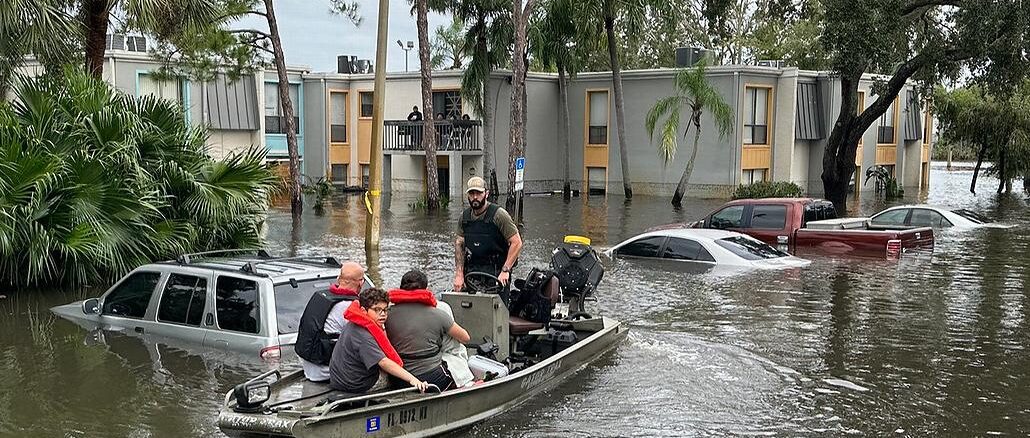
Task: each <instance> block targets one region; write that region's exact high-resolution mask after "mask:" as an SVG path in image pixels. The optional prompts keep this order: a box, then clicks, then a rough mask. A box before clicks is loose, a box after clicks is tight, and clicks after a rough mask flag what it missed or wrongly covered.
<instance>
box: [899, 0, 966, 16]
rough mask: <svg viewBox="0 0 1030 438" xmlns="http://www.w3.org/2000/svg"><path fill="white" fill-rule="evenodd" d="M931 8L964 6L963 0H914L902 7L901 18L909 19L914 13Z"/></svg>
mask: <svg viewBox="0 0 1030 438" xmlns="http://www.w3.org/2000/svg"><path fill="white" fill-rule="evenodd" d="M931 6H955V7H961V6H963V2H962V0H914V1H912V2H911V3H909V4H907V5H905V6H902V7H901V16H902V17H907V16H908V15H909V14H911V13H913V12H916V11H919V10H920V9H923V8H927V7H931Z"/></svg>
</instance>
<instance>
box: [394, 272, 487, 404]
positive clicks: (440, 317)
mask: <svg viewBox="0 0 1030 438" xmlns="http://www.w3.org/2000/svg"><path fill="white" fill-rule="evenodd" d="M424 284H425V274H423V273H422V272H420V271H410V272H408V273H406V274H404V277H403V278H402V279H401V289H394V290H391V291H390V301H392V302H393V303H394V306H393V308H392V309H391V310H390V312H391V313H392V314H391V315H390V319H389V321H387V323H386V334H387V336H388V337H389V338H390V342H391V343H392V344H393V346H394V347H395V348H397V353H398V354H399V355H400V356H401V359H403V360H404V369H405V370H407V371H408V372H410V373H411V374H412V375H414V376H415V378H417V379H418V380H422V381H425V382H429V383H432V384H434V385H436V386H437V387H439V388H440V390H446V389H450V388H453V387H454V379H453V378H452V377H451V375H450V372H449V371H448V370H447V367H446V365H444V362H443V359H442V356H443V351H442V349H443V345H444V340H445V339H448V338H453V339H455V340H457V341H458V342H461V343H465V342H468V341H469V340H470V337H469V334H468V332H467V331H466V330H465V329H464V328H462V327H461V326H460V325H458V324H456V323H455V322H454V318H453V317H452V316H451V315H450V314H448V313H447V312H445V311H443V310H441V309H438V308H436V297H435V296H434V295H433V293H432V292H430V291H429V290H428V289H425V286H424ZM415 285H417V286H415ZM418 286H421V288H418Z"/></svg>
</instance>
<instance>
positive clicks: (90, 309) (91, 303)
mask: <svg viewBox="0 0 1030 438" xmlns="http://www.w3.org/2000/svg"><path fill="white" fill-rule="evenodd" d="M82 313H83V314H85V315H96V314H98V313H100V299H98V298H90V299H88V300H86V301H83V302H82Z"/></svg>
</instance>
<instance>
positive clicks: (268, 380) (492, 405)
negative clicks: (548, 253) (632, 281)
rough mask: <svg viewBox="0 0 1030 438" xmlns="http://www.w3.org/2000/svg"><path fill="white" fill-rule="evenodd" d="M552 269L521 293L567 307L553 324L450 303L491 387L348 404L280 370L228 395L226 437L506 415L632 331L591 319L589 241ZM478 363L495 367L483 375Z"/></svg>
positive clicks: (426, 429) (373, 429)
mask: <svg viewBox="0 0 1030 438" xmlns="http://www.w3.org/2000/svg"><path fill="white" fill-rule="evenodd" d="M550 268H551V269H550V270H547V271H541V270H537V269H534V270H532V271H531V272H530V274H529V277H527V279H525V280H517V281H516V282H515V284H514V285H515V287H516V288H517V289H516V290H514V293H513V297H516V296H518V297H523V296H524V295H523V294H527V293H528V294H534V293H536V294H539V295H540V296H542V297H546V299H548V300H550V302H551V304H552V306H555V307H558V308H559V309H558V310H557V311H556V312H555V313H554V314H553V315H552V318H551V319H550V320H549V321H546V322H538V321H532V320H526V319H524V318H521V317H519V316H514V315H512V316H509V312H508V308H507V307H506V306H505V305H504V304H503V302H502V301H501V299H500V298H499V296H498V295H497V294H494V293H471V294H470V293H444V294H442V297H441V300H442V301H444V302H446V303H448V304H449V305H450V306H451V309H452V311H453V312H454V319H455V320H456V321H457V322H458V323H459V324H461V325H462V326H463V327H465V328H466V329H467V330H468V331H469V333H470V334H471V335H472V338H473V339H484V343H483V344H481V345H478V346H475V347H474V351H476V352H478V353H479V355H478V356H473V357H472V358H471V359H470V366H472V368H473V371H474V373H476V374H477V377H485V381H482V382H481V383H479V382H477V384H475V385H473V386H468V387H464V388H459V389H453V390H449V391H445V392H442V393H441V392H439V391H432V390H430V391H427V392H426V393H420V392H418V390H416V389H415V388H404V389H395V390H386V391H381V392H373V393H368V394H347V393H343V392H340V391H335V390H332V389H331V388H329V386H328V384H325V383H314V382H310V381H308V380H307V379H305V378H304V374H303V372H302V371H299V370H298V371H295V372H292V373H290V374H287V375H285V376H283V375H281V374H280V372H279V371H278V370H272V371H269V372H266V373H264V374H262V375H260V376H257V377H255V378H253V379H251V380H249V381H247V382H244V383H242V384H240V385H237V386H236V387H235V388H233V389H232V390H230V391H229V392H228V393H227V394H226V395H225V401H224V404H223V406H222V408H221V410H220V412H219V415H218V427H219V428H220V429H221V430H222V431H223V432H225V433H226V434H229V435H231V436H254V435H259V436H261V435H264V436H267V435H271V436H293V437H302V438H306V437H347V436H376V437H380V436H383V437H385V436H390V437H394V436H398V437H413V436H431V435H438V434H442V433H445V432H449V431H453V430H457V429H461V428H464V427H468V426H470V425H472V424H475V423H477V422H480V421H484V420H487V419H489V418H491V417H493V416H496V415H497V414H499V413H502V412H505V411H507V410H508V409H511V408H512V407H514V406H516V405H518V404H520V403H522V402H524V401H526V400H528V399H529V398H531V397H533V396H534V395H536V394H538V393H540V392H542V391H544V390H546V389H548V388H550V387H553V386H555V385H557V384H558V383H559V382H561V381H563V380H564V379H565V378H567V377H569V376H570V375H572V374H574V373H575V372H577V371H579V370H581V369H582V368H584V367H586V366H587V365H588V364H590V363H591V362H592V361H593V360H595V359H597V358H598V357H600V356H601V355H603V354H604V353H606V352H608V351H609V350H611V349H613V348H614V347H615V346H616V345H618V343H619V342H620V341H621V340H622V339H623V338H625V336H626V333H627V331H628V328H627V327H626V326H625V325H623V324H621V323H620V322H618V321H616V320H613V319H610V318H607V317H603V316H593V315H591V314H589V313H587V312H585V311H584V305H583V304H584V302H585V301H587V300H588V298H589V297H590V295H591V294H592V293H593V291H594V289H595V287H596V286H597V284H598V283H599V282H600V280H601V277H602V275H603V268H602V267H601V264H600V261H599V260H598V258H597V254H596V253H595V252H594V251H593V249H592V248H590V246H589V240H586V239H584V238H579V237H577V236H568V237H566V240H565V242H564V243H563V244H562V245H560V246H559V247H558V248H556V249H555V251H554V253H553V255H552V259H551V266H550ZM552 274H553V276H552ZM495 281H496V279H495V278H492V277H491V276H489V275H485V274H481V273H470V274H469V275H468V276H467V279H466V282H467V283H468V284H471V285H473V287H474V288H476V289H479V290H480V291H484V290H485V291H487V292H490V288H489V287H487V286H484V284H485V283H489V282H494V283H493V286H494V291H496V285H497V284H498V283H496V282H495ZM520 301H521V300H519V299H517V298H513V299H512V303H511V307H512V313H515V314H517V315H521V316H526V315H527V314H526V313H525V312H522V311H520V309H519V305H518V304H517V303H518V302H520ZM566 303H567V305H568V309H567V310H564V311H563V309H562V304H566ZM545 319H546V318H545ZM471 347H472V346H470V348H471ZM483 356H487V357H488V358H489V359H484V358H483ZM493 359H496V361H495V360H493ZM473 362H478V363H488V364H492V365H494V366H495V367H494V368H491V369H490V371H493V372H486V373H485V374H484V371H485V370H479V369H477V368H476V367H475V366H473V365H472V363H473Z"/></svg>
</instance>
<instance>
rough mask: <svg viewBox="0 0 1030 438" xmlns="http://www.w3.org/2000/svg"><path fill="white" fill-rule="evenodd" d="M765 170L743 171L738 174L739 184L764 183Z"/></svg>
mask: <svg viewBox="0 0 1030 438" xmlns="http://www.w3.org/2000/svg"><path fill="white" fill-rule="evenodd" d="M766 170H767V169H744V170H742V171H741V172H740V183H741V184H754V183H756V182H762V181H765V171H766Z"/></svg>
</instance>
